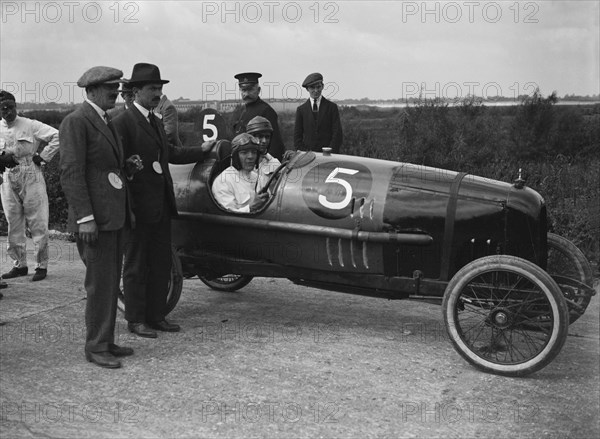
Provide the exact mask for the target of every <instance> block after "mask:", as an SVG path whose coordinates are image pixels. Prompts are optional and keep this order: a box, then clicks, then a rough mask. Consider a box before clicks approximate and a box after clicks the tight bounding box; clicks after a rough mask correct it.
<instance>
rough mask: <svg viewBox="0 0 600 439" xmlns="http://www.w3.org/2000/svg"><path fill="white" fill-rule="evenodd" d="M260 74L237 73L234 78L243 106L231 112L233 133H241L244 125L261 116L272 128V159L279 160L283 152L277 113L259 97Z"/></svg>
mask: <svg viewBox="0 0 600 439" xmlns="http://www.w3.org/2000/svg"><path fill="white" fill-rule="evenodd" d="M261 76H262V75H261V74H260V73H251V72H250V73H239V74H237V75H235V76H234V78H235V79H237V80H238V82H239V84H238V85H239V88H240V94H241V95H242V101H243V105H242V106H241V107H238V108H236V110H235V111H234V112H233V116H232V120H234V121H235V122H234V125H233V131H234V135H237V134H240V133H243V132H244V130H245V129H246V125H247V124H248V122H249V121H250V119H252V118H253V117H255V116H262V117H264V118H266V119H268V120H269V122H271V125H272V127H273V135H272V140H271V148H270V153H271V155H272V156H273V157H275V158H277V159H279V160H281V159H282V157H283V153H284V152H285V146H284V145H283V139H282V138H281V132H280V131H279V123H278V118H277V113H276V112H275V110H273V107H271V106H270V105H269V104H267V103H266V102H265V101H263V100H262V99H261V98H260V97H259V95H260V86H259V85H258V78H260V77H261Z"/></svg>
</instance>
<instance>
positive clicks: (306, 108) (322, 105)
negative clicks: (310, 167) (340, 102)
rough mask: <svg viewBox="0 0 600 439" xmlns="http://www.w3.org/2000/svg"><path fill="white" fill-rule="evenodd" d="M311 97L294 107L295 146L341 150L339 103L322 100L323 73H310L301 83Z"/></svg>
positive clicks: (336, 151)
mask: <svg viewBox="0 0 600 439" xmlns="http://www.w3.org/2000/svg"><path fill="white" fill-rule="evenodd" d="M302 87H304V88H306V90H308V94H309V95H310V98H309V99H308V100H307V101H306V102H305V103H304V104H302V105H300V106H299V107H298V108H297V109H296V123H295V124H294V147H295V148H296V149H300V150H304V151H319V152H320V151H321V150H322V148H323V147H328V148H331V151H332V152H334V153H339V152H340V146H341V145H342V138H343V137H342V124H341V123H340V112H339V110H338V106H337V105H336V104H334V103H333V102H331V101H329V100H327V99H325V98H324V97H323V96H322V95H321V93H322V92H323V75H321V74H320V73H311V74H310V75H308V76H307V77H306V79H305V80H304V82H303V83H302Z"/></svg>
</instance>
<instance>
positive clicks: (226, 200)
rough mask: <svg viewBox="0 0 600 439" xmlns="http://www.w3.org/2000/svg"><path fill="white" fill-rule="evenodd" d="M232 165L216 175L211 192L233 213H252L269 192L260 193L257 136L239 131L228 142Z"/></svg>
mask: <svg viewBox="0 0 600 439" xmlns="http://www.w3.org/2000/svg"><path fill="white" fill-rule="evenodd" d="M231 146H232V149H231V166H229V167H228V168H227V169H225V170H224V171H223V172H222V173H221V174H220V175H218V176H217V178H215V180H214V181H213V184H212V192H213V194H214V196H215V199H216V200H217V202H218V203H219V204H220V205H221V206H223V207H224V208H225V209H227V210H230V211H232V212H242V213H253V212H256V211H257V210H259V209H260V208H261V207H262V206H263V205H264V204H265V203H266V202H267V200H268V199H269V194H268V193H266V192H264V193H261V192H260V191H261V189H262V185H264V183H265V182H266V181H261V180H262V179H261V178H259V172H258V161H259V156H260V154H259V151H260V149H261V146H260V142H259V140H258V139H256V138H255V137H253V136H252V135H250V134H247V133H242V134H238V135H237V136H235V137H234V139H233V140H232V142H231Z"/></svg>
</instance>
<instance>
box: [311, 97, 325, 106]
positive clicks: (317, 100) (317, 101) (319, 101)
mask: <svg viewBox="0 0 600 439" xmlns="http://www.w3.org/2000/svg"><path fill="white" fill-rule="evenodd" d="M322 97H323V95H321V96H319V97H318V98H317V99H313V98H310V100H311V101H312V102H311V104H314V103H315V102H316V103H317V108H320V107H321V98H322Z"/></svg>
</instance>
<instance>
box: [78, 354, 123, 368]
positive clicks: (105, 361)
mask: <svg viewBox="0 0 600 439" xmlns="http://www.w3.org/2000/svg"><path fill="white" fill-rule="evenodd" d="M85 358H86V359H87V360H88V361H89V362H90V363H95V364H97V365H98V366H100V367H106V368H107V369H118V368H119V367H121V362H120V361H119V360H117V359H116V358H115V356H114V355H113V354H111V353H110V352H87V351H86V353H85Z"/></svg>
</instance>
